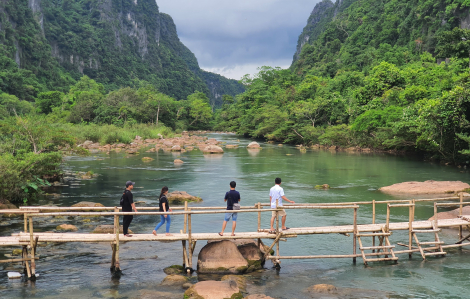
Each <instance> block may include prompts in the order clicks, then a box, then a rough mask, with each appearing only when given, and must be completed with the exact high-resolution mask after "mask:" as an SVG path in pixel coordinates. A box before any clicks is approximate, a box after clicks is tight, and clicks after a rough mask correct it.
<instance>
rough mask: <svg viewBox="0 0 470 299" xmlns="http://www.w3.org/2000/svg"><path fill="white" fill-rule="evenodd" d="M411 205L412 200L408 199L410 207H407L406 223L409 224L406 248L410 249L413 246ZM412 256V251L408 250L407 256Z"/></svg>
mask: <svg viewBox="0 0 470 299" xmlns="http://www.w3.org/2000/svg"><path fill="white" fill-rule="evenodd" d="M413 207H414V205H412V201H410V208H409V212H408V213H409V214H408V225H409V228H408V250H411V249H412V246H413V244H412V243H413V220H414V219H413ZM411 256H412V252H410V253H409V254H408V257H409V258H411Z"/></svg>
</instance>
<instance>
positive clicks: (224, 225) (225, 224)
mask: <svg viewBox="0 0 470 299" xmlns="http://www.w3.org/2000/svg"><path fill="white" fill-rule="evenodd" d="M226 226H227V221H224V224H222V231H221V232H220V233H219V235H221V236H222V235H223V234H224V231H225V227H226Z"/></svg>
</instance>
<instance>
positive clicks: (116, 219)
mask: <svg viewBox="0 0 470 299" xmlns="http://www.w3.org/2000/svg"><path fill="white" fill-rule="evenodd" d="M114 211H115V212H116V211H119V209H118V208H117V207H115V208H114ZM116 213H117V215H114V234H115V240H114V241H115V243H116V244H114V248H115V261H114V263H115V266H114V271H115V272H120V271H121V265H120V263H119V212H116Z"/></svg>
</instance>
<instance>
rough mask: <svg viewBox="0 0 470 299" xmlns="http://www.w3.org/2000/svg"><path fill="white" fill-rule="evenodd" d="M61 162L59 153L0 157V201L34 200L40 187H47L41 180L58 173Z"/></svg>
mask: <svg viewBox="0 0 470 299" xmlns="http://www.w3.org/2000/svg"><path fill="white" fill-rule="evenodd" d="M61 161H62V156H61V154H60V153H57V152H54V153H45V154H39V155H38V154H35V153H25V154H22V155H17V156H15V155H13V154H10V153H3V154H1V155H0V199H7V200H9V201H11V202H27V201H28V200H32V199H36V198H37V197H38V195H39V194H40V193H41V189H40V188H41V187H43V186H47V185H49V183H48V182H47V181H46V180H44V179H42V177H46V176H54V175H56V174H57V173H58V170H57V169H58V166H59V164H60V162H61Z"/></svg>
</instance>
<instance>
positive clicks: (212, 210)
mask: <svg viewBox="0 0 470 299" xmlns="http://www.w3.org/2000/svg"><path fill="white" fill-rule="evenodd" d="M463 199H464V196H463V194H462V193H461V194H460V195H459V196H458V197H446V198H432V199H413V200H406V199H404V200H388V201H376V200H373V201H358V202H344V203H302V204H298V203H296V204H286V205H284V206H283V207H282V208H283V209H286V210H314V209H318V210H322V209H352V210H353V215H352V216H353V219H352V225H353V229H352V233H353V253H352V254H344V255H308V256H281V255H280V247H279V241H281V240H283V239H284V238H286V237H295V236H297V234H311V233H309V230H308V228H306V230H305V231H304V230H302V228H299V232H298V233H289V232H282V231H281V230H280V229H279V211H281V209H280V208H275V209H271V208H265V207H268V206H270V204H265V203H260V202H258V203H256V204H255V205H254V206H243V207H241V209H240V210H238V211H237V212H238V213H257V216H258V217H257V218H258V219H257V220H258V221H257V232H256V233H246V234H244V235H243V236H242V237H240V236H234V237H232V236H222V237H220V236H219V237H217V236H215V237H211V238H210V239H216V240H217V239H218V240H224V239H239V238H247V239H248V238H250V239H253V238H255V239H257V240H258V246H259V247H260V246H261V238H268V239H273V242H272V244H271V245H270V247H269V249H268V250H267V251H266V253H265V256H264V257H265V259H270V260H273V262H274V263H275V264H276V265H279V264H280V259H319V258H352V259H353V262H354V263H355V262H356V258H357V257H361V256H374V255H379V253H376V252H372V253H363V254H358V253H357V252H356V248H357V245H356V240H357V234H358V223H357V217H358V209H359V208H360V207H361V206H367V205H372V224H375V223H376V206H377V205H381V204H386V205H387V214H386V222H385V229H386V231H387V232H388V231H389V229H390V213H391V208H395V207H408V208H409V221H408V231H409V240H408V243H409V244H406V245H405V246H406V247H408V248H407V250H403V251H397V252H395V253H397V254H398V253H408V254H409V255H410V257H411V254H412V253H413V252H418V251H419V249H417V248H415V246H412V237H411V232H412V230H413V225H412V223H413V221H414V218H415V209H416V203H418V202H433V203H434V216H435V218H434V219H435V222H436V225H437V222H438V221H437V216H436V215H437V209H438V207H443V206H458V207H459V216H462V209H463V206H464V205H469V204H470V203H467V202H463ZM451 200H459V202H457V203H455V202H443V201H451ZM156 210H159V208H158V207H139V212H122V211H121V208H120V207H40V206H39V207H38V206H35V207H20V208H19V209H18V210H0V214H1V213H15V214H24V233H28V234H29V243H28V245H23V257H22V259H12V260H8V261H1V260H0V262H17V261H21V262H23V264H24V265H25V269H26V272H27V273H28V277H30V278H32V279H33V278H34V277H35V269H36V262H35V261H36V260H37V257H36V256H35V254H36V246H37V243H38V242H39V241H40V240H38V238H40V237H41V236H43V234H41V233H39V234H38V233H36V234H35V233H34V226H33V218H35V217H50V216H78V217H87V216H112V217H113V227H114V237H113V238H112V242H111V247H112V251H113V253H112V258H111V270H112V271H113V272H120V270H121V269H120V264H119V243H120V241H121V240H120V234H119V218H120V216H125V215H139V216H140V215H154V216H158V215H183V216H184V227H183V229H181V230H180V234H179V235H178V236H174V237H169V238H168V239H165V240H170V241H182V247H183V265H184V266H185V267H186V270H187V271H188V272H192V271H193V269H192V259H193V254H194V250H195V246H196V242H197V239H196V238H194V236H195V235H194V232H193V227H192V222H193V220H192V215H194V216H198V215H209V214H222V213H226V212H227V211H226V207H200V206H199V207H194V206H193V207H191V208H189V207H188V203H187V202H185V205H184V206H183V207H174V208H172V210H173V212H156ZM267 212H276V213H275V214H276V216H275V217H276V233H275V235H267V234H260V233H263V232H265V230H263V229H262V228H261V220H262V213H267ZM28 222H29V223H28ZM28 224H29V225H28ZM462 231H463V228H462V225H460V226H459V242H457V243H456V244H451V245H446V246H442V247H445V248H451V247H462V246H468V245H470V243H468V242H467V243H464V242H463V241H465V240H468V238H470V235H468V236H466V237H464V236H463V233H462ZM317 233H318V232H317ZM323 233H340V234H345V235H348V234H347V233H343V232H341V231H339V230H338V231H336V232H335V231H328V232H326V231H325V232H323ZM74 235H77V236H76V237H75V236H74V237H70V238H69V239H64V240H65V241H81V240H82V241H83V242H87V237H86V235H85V234H74ZM196 235H197V234H196ZM155 240H156V239H155V237H153V236H149V237H144V238H140V239H138V241H155ZM125 241H126V242H128V241H133V239H132V238H126V240H125ZM0 245H2V244H1V242H0ZM399 245H401V244H399ZM274 246H276V251H275V255H270V251H271V250H272V249H273V247H274ZM373 246H375V236H374V237H373ZM28 248H29V252H30V254H29V257H28ZM29 263H31V266H29Z"/></svg>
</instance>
